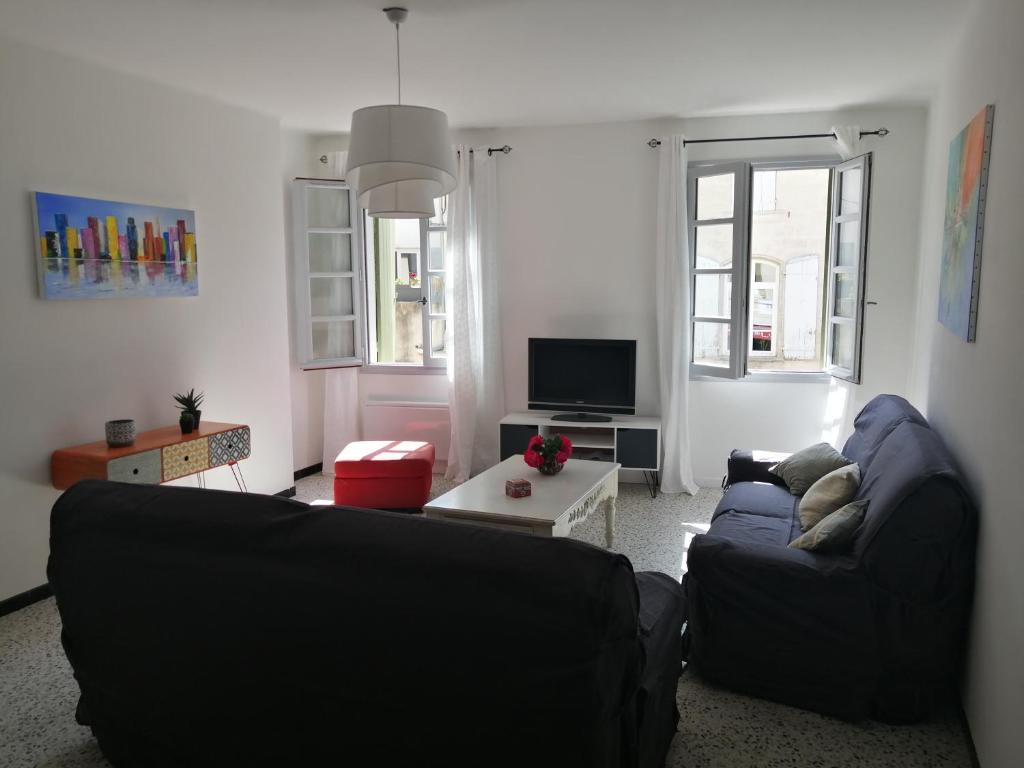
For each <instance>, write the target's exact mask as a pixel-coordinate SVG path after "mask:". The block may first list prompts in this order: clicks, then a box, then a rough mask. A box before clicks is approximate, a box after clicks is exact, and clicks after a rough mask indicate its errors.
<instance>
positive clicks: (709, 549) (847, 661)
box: [684, 535, 877, 718]
mask: <svg viewBox="0 0 1024 768" xmlns="http://www.w3.org/2000/svg"><path fill="white" fill-rule="evenodd" d="M687 566H688V569H687V574H686V579H685V582H684V583H685V589H686V602H687V622H688V627H687V634H688V636H689V659H690V661H692V662H693V663H694V666H695V667H696V668H697V669H698V670H699V671H701V672H702V673H703V674H705V675H706V676H707V677H708V678H709V679H712V680H715V681H717V682H719V683H722V684H724V685H726V686H728V687H732V688H735V689H736V690H739V691H743V692H746V693H751V694H753V695H755V696H762V697H765V698H770V699H774V700H776V701H782V702H784V703H790V704H795V705H797V706H802V707H805V708H811V709H815V710H816V711H819V712H825V713H828V714H833V715H836V716H838V717H848V718H857V717H863V716H866V715H867V705H866V703H865V702H867V701H869V700H870V696H871V693H872V692H873V691H874V687H875V684H876V674H877V664H876V663H874V662H873V660H874V659H875V658H876V657H877V648H876V646H877V642H876V638H875V632H874V626H875V622H874V618H873V614H872V609H871V602H870V596H869V594H870V590H869V586H868V583H867V581H866V579H865V578H864V576H863V574H862V573H861V572H860V571H859V570H857V569H856V567H855V564H854V562H853V560H852V558H850V557H847V556H829V555H817V554H815V553H812V552H806V551H804V550H800V549H791V548H789V547H785V546H779V545H771V544H751V543H738V542H734V541H731V540H728V539H724V538H721V537H718V536H713V535H702V536H696V537H695V538H694V540H693V542H692V544H691V545H690V549H689V555H688V559H687ZM780 681H782V682H780Z"/></svg>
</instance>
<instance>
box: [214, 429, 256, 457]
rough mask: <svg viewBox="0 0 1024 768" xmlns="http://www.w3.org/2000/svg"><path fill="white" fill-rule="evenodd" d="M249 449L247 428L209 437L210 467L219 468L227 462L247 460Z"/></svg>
mask: <svg viewBox="0 0 1024 768" xmlns="http://www.w3.org/2000/svg"><path fill="white" fill-rule="evenodd" d="M249 448H250V444H249V428H248V427H242V428H241V429H232V430H231V431H230V432H221V433H220V434H218V435H210V466H211V467H219V466H221V465H222V464H227V463H228V462H229V461H241V460H242V459H247V458H249Z"/></svg>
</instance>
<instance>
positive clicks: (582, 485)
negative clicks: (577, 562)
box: [423, 455, 620, 547]
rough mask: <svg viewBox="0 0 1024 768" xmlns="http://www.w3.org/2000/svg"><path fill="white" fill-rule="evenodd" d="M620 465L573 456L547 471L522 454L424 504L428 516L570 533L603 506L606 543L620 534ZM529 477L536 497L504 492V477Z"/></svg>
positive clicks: (553, 533)
mask: <svg viewBox="0 0 1024 768" xmlns="http://www.w3.org/2000/svg"><path fill="white" fill-rule="evenodd" d="M619 466H620V465H618V464H615V463H613V462H607V461H584V460H578V459H569V461H567V462H566V463H565V467H564V468H563V469H562V471H561V472H559V473H558V474H557V475H542V474H541V473H540V472H538V471H537V470H535V469H532V468H531V467H529V466H527V464H526V463H525V462H524V461H523V457H522V456H521V455H518V456H510V457H509V458H507V459H505V460H504V461H503V462H501V463H500V464H498V465H497V466H494V467H491V468H490V469H488V470H486V471H485V472H481V473H480V474H479V475H477V476H476V477H473V478H470V479H469V480H467V481H466V482H465V483H463V484H462V485H460V486H458V487H456V488H454V489H453V490H450V491H448V493H446V494H443V495H442V496H438V497H437V498H436V499H434V500H433V501H430V502H428V503H427V504H426V506H424V507H423V514H424V515H426V516H427V517H432V518H438V519H441V520H457V521H460V522H464V523H473V524H475V525H486V526H491V527H494V528H507V529H511V530H517V531H528V532H531V533H536V534H540V535H541V536H568V535H569V531H571V530H572V527H573V526H574V525H576V524H577V523H580V522H582V521H584V520H586V519H587V518H588V517H589V516H590V513H591V512H593V511H594V510H595V509H597V508H598V507H602V508H603V509H604V519H605V543H606V544H607V545H608V546H609V547H611V545H612V540H613V538H614V536H615V499H616V497H617V496H618V493H619ZM519 477H521V478H525V479H527V480H529V481H530V483H531V485H532V486H533V488H532V495H530V496H526V497H524V498H521V499H513V498H511V497H509V496H506V495H505V481H506V480H514V479H515V478H519Z"/></svg>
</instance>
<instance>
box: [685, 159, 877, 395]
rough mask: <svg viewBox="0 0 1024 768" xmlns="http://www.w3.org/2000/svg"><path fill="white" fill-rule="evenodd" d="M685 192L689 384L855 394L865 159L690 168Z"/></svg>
mask: <svg viewBox="0 0 1024 768" xmlns="http://www.w3.org/2000/svg"><path fill="white" fill-rule="evenodd" d="M688 184H689V190H688V191H689V194H688V202H689V212H688V213H689V223H690V252H691V254H692V259H693V262H692V264H693V301H692V317H691V329H690V330H691V339H692V344H693V351H692V355H693V356H692V359H691V370H692V371H693V373H695V374H700V375H710V376H718V377H723V378H741V377H743V376H745V375H747V374H750V373H780V372H789V373H821V372H828V373H831V374H832V375H834V376H837V377H841V378H844V379H847V380H849V381H853V382H859V381H860V349H861V337H862V327H863V303H864V294H863V287H864V276H865V263H866V260H865V244H866V234H867V229H866V226H867V210H868V188H869V185H870V155H864V156H861V157H859V158H854V159H853V160H850V161H849V162H846V163H843V164H841V165H837V164H835V163H831V162H827V161H821V162H814V161H787V162H767V163H747V162H738V163H737V162H734V163H713V164H695V165H693V166H691V168H690V173H689V182H688ZM735 286H742V288H735V289H734V287H735Z"/></svg>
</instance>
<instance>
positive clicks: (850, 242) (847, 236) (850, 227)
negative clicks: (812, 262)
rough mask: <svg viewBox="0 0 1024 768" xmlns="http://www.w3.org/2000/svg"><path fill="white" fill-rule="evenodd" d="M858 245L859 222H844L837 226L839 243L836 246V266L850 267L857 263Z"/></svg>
mask: <svg viewBox="0 0 1024 768" xmlns="http://www.w3.org/2000/svg"><path fill="white" fill-rule="evenodd" d="M859 245H860V221H844V222H843V223H842V224H840V225H839V242H838V243H837V244H836V266H837V267H852V266H853V265H854V264H856V263H857V252H858V249H859Z"/></svg>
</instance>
